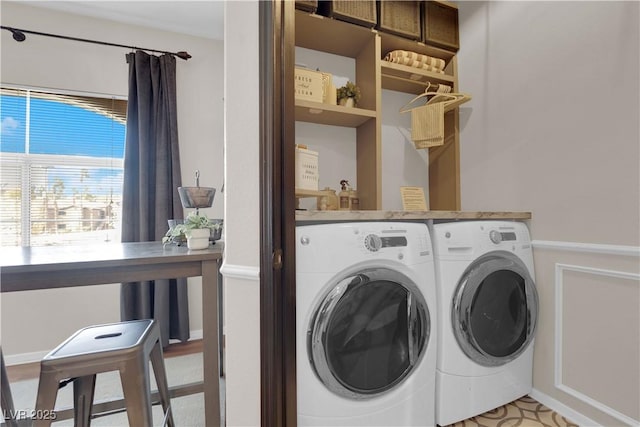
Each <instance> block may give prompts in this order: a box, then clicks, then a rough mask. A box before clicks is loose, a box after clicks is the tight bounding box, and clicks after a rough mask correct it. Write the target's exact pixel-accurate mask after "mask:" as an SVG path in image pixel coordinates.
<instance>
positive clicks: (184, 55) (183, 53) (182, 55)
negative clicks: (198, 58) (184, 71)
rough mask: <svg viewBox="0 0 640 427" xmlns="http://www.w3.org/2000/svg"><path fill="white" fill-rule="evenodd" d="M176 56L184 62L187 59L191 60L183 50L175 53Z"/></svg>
mask: <svg viewBox="0 0 640 427" xmlns="http://www.w3.org/2000/svg"><path fill="white" fill-rule="evenodd" d="M176 56H177V57H178V58H182V59H184V60H185V61H186V60H187V59H189V58H191V55H189V53H188V52H185V51H184V50H181V51H180V52H177V53H176Z"/></svg>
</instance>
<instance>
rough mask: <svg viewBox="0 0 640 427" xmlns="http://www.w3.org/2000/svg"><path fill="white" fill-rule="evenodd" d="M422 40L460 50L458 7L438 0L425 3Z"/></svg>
mask: <svg viewBox="0 0 640 427" xmlns="http://www.w3.org/2000/svg"><path fill="white" fill-rule="evenodd" d="M422 25H423V28H422V39H423V40H422V41H424V42H425V43H428V44H432V45H436V46H440V47H443V48H445V49H448V50H453V51H458V49H459V48H460V40H459V34H458V33H459V32H458V8H457V7H455V6H451V5H448V4H445V3H441V2H437V1H427V2H425V3H424V8H423V18H422Z"/></svg>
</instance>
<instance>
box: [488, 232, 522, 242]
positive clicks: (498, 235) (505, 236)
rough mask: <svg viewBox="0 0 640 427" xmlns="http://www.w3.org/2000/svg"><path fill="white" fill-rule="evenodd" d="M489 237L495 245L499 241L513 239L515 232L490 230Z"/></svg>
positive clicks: (514, 238)
mask: <svg viewBox="0 0 640 427" xmlns="http://www.w3.org/2000/svg"><path fill="white" fill-rule="evenodd" d="M489 239H490V240H491V241H492V242H493V243H495V244H496V245H497V244H498V243H501V242H510V241H515V240H516V233H514V232H513V231H498V230H491V231H490V232H489Z"/></svg>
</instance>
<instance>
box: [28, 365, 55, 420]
mask: <svg viewBox="0 0 640 427" xmlns="http://www.w3.org/2000/svg"><path fill="white" fill-rule="evenodd" d="M58 383H59V380H58V378H57V377H56V376H55V375H53V374H47V373H45V372H43V369H42V366H40V381H39V383H38V397H37V398H36V414H51V413H53V409H54V406H55V404H56V397H58ZM51 421H52V419H51V417H36V418H34V419H33V427H49V426H50V425H51Z"/></svg>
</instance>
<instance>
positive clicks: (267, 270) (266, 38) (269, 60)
mask: <svg viewBox="0 0 640 427" xmlns="http://www.w3.org/2000/svg"><path fill="white" fill-rule="evenodd" d="M278 9H279V2H278V0H276V1H274V2H260V5H259V14H260V17H259V20H260V40H259V44H260V49H259V50H260V64H259V68H260V211H261V214H260V241H261V250H260V401H261V402H260V418H261V424H262V425H273V426H279V425H282V406H283V405H282V394H283V393H282V382H281V381H280V377H281V376H282V373H281V366H282V365H281V364H280V363H278V348H279V347H280V345H279V342H278V341H279V339H278V337H279V333H278V329H279V325H280V323H281V319H280V317H279V316H278V310H277V307H278V295H277V290H278V286H277V284H276V280H277V278H276V277H275V274H274V268H273V267H274V266H273V253H274V251H275V247H274V245H275V242H274V237H275V236H274V229H273V209H274V207H275V203H274V198H275V197H276V196H277V194H274V190H275V189H277V187H275V186H274V185H273V184H274V176H273V168H274V158H273V149H274V143H275V141H274V133H278V131H279V126H278V125H279V123H278V121H279V119H278V117H279V116H278V111H279V109H278V108H274V107H277V106H279V105H280V98H278V99H276V98H275V97H274V86H275V83H276V78H275V76H274V72H275V70H274V68H276V67H275V64H276V60H275V56H274V55H275V53H274V48H275V46H277V44H278V43H279V39H280V30H279V22H278V21H279V13H278Z"/></svg>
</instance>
